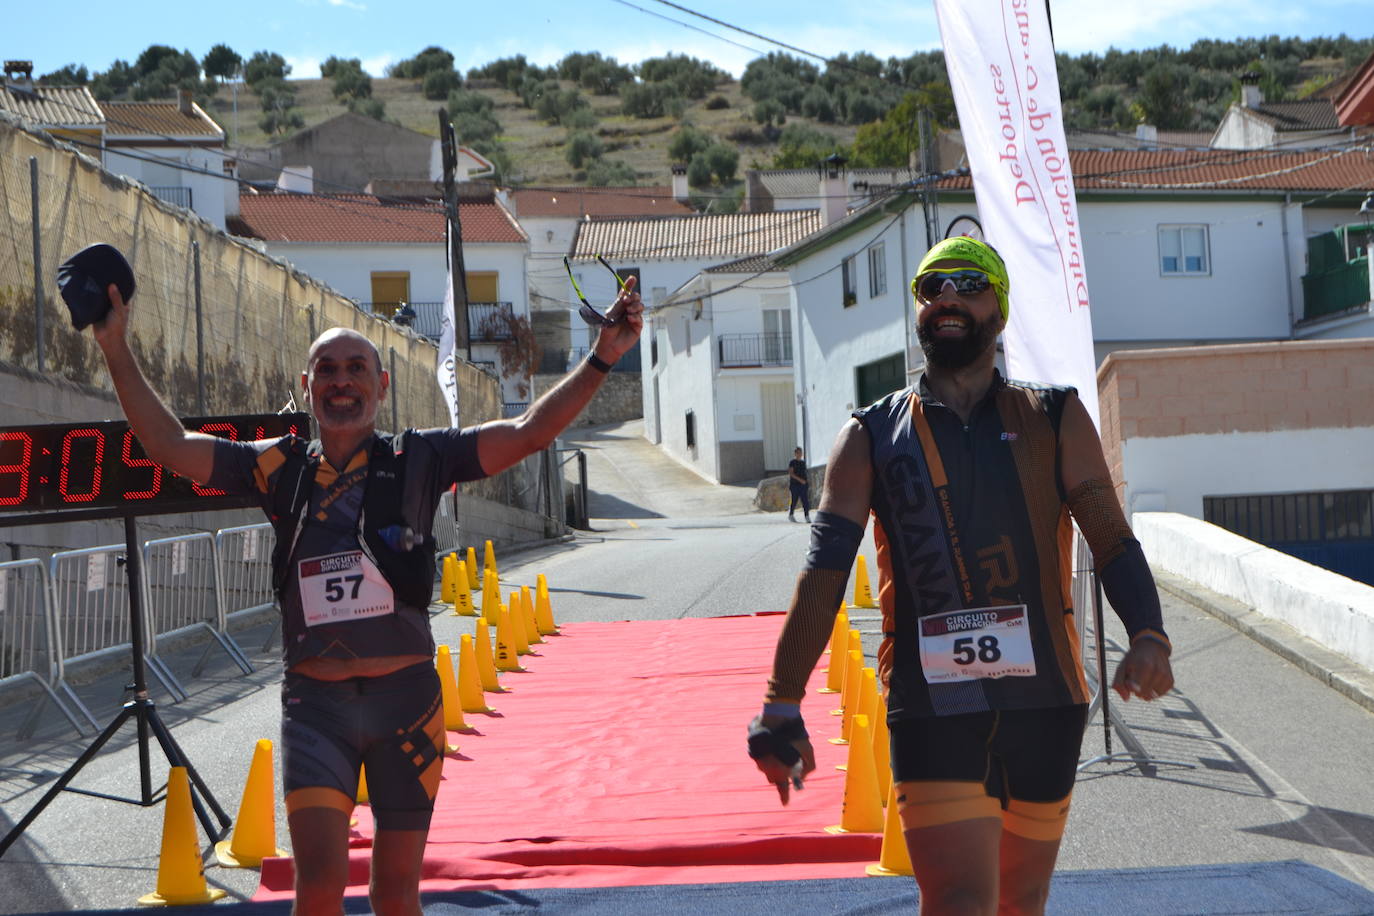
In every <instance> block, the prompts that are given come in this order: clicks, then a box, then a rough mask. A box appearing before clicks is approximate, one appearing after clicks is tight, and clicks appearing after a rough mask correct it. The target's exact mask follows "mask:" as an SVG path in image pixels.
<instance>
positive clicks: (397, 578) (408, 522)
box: [271, 430, 436, 608]
mask: <svg viewBox="0 0 1374 916" xmlns="http://www.w3.org/2000/svg"><path fill="white" fill-rule="evenodd" d="M410 432H411V431H410V430H406V431H405V432H402V433H398V434H396V435H387V434H384V433H377V434H375V435H374V437H373V440H372V452H371V454H370V455H368V459H367V480H366V482H365V483H364V485H363V487H364V489H363V504H362V509H361V511H360V513H359V516H358V527H359V529H360V530H361V531H362V539H361V543H360V546H361V547H362V549H363V550H364V551H365V552H366V553H367V554H368V556H369V557H370V558H371V559H372V562H374V563H376V564H377V568H378V569H380V570H381V572H382V575H383V576H385V577H386V581H387V583H388V584H389V585H390V586H391V590H392V591H393V592H394V593H395V595H396V598H397V599H398V600H399V601H400V603H402V604H406V605H410V606H412V607H418V608H427V607H429V603H430V600H431V599H432V598H433V597H434V557H435V551H436V544H435V541H434V538H433V537H431V536H430V535H429V531H430V526H431V524H432V523H433V516H434V507H435V505H436V503H435V501H433V500H431V501H429V503H428V505H426V504H425V500H426V495H427V493H428V492H429V491H430V489H432V488H431V487H428V486H425V485H424V484H425V482H426V480H427V479H428V478H429V477H430V476H431V475H429V474H427V473H426V472H427V471H429V469H430V468H429V467H428V466H426V467H420V466H418V465H427V464H429V463H430V460H431V459H432V456H431V455H429V454H428V452H427V450H426V449H418V450H416V451H415V452H410V451H408V450H407V448H406V446H407V444H408V442H409V440H410ZM321 460H323V458H322V456H321V453H320V440H318V439H315V440H313V441H311V442H309V443H307V442H306V441H305V440H304V439H301V438H299V437H295V438H293V439H292V440H291V442H290V444H289V446H288V450H287V457H286V462H285V463H284V464H283V465H282V469H281V471H280V473H279V474H278V477H277V486H276V488H275V489H274V490H273V493H272V513H271V522H272V527H273V528H274V529H275V530H276V533H277V544H276V547H274V548H273V550H272V587H273V590H274V591H275V592H276V593H277V596H278V598H279V599H280V597H281V592H282V589H283V588H284V587H285V586H286V581H287V579H288V578H289V576H290V572H291V555H292V554H293V553H294V552H295V549H296V539H297V537H299V536H300V532H301V527H302V524H303V522H304V516H305V513H306V512H307V511H308V510H309V508H310V494H311V492H312V491H313V490H314V488H315V470H316V468H318V467H319V464H320V461H321ZM391 526H402V527H407V528H410V529H411V530H412V531H414V532H415V533H416V535H417V536H418V535H423V537H422V538H420V540H419V543H417V544H415V545H414V547H413V548H412V549H410V550H402V549H397V548H395V547H392V546H391V545H389V544H388V543H387V542H386V540H385V539H383V537H382V536H381V534H380V532H381V531H382V530H383V529H385V528H388V527H391Z"/></svg>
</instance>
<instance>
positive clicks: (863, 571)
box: [854, 554, 878, 607]
mask: <svg viewBox="0 0 1374 916" xmlns="http://www.w3.org/2000/svg"><path fill="white" fill-rule="evenodd" d="M855 562H856V565H855V568H854V606H855V607H877V606H878V605H877V604H875V603H874V602H873V589H872V588H871V587H869V584H868V561H867V560H865V559H864V555H863V554H859V557H858V559H857V560H856V561H855Z"/></svg>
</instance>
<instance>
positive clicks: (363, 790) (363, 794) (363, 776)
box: [357, 764, 372, 805]
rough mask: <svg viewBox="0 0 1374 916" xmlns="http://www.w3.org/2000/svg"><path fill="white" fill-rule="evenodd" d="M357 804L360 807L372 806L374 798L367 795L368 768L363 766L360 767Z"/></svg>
mask: <svg viewBox="0 0 1374 916" xmlns="http://www.w3.org/2000/svg"><path fill="white" fill-rule="evenodd" d="M357 802H358V804H360V805H370V804H372V798H371V797H370V796H369V795H368V794H367V767H366V766H364V765H363V764H359V765H358V794H357Z"/></svg>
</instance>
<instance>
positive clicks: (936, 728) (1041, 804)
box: [889, 704, 1088, 841]
mask: <svg viewBox="0 0 1374 916" xmlns="http://www.w3.org/2000/svg"><path fill="white" fill-rule="evenodd" d="M1087 713H1088V710H1087V706H1086V705H1082V704H1079V705H1073V706H1056V707H1049V708H1044V709H1018V710H1008V711H1001V712H998V711H994V712H977V713H967V714H964V715H956V716H935V717H929V718H911V719H901V720H898V721H894V722H892V723H890V725H889V730H890V733H891V740H892V780H893V782H894V783H895V784H896V785H897V794H898V802H897V803H898V805H899V810H900V812H901V817H902V825H903V827H904V828H905V829H907V830H910V829H913V828H918V827H935V826H939V825H942V824H950V823H955V822H957V821H964V820H972V819H974V818H980V817H1001V818H1002V824H1003V827H1004V828H1005V829H1006V830H1008V831H1009V832H1011V833H1015V834H1017V835H1019V836H1025V837H1027V838H1029V839H1036V840H1056V841H1057V840H1058V839H1059V837H1060V836H1061V835H1062V834H1063V830H1064V821H1065V820H1066V819H1067V817H1068V809H1069V797H1070V795H1071V794H1072V793H1073V784H1074V778H1075V776H1076V775H1077V766H1078V754H1079V750H1080V747H1081V745H1082V743H1083V731H1084V728H1085V726H1086V724H1087Z"/></svg>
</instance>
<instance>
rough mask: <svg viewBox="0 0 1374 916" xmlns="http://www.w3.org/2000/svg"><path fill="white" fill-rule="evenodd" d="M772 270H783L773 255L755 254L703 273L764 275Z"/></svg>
mask: <svg viewBox="0 0 1374 916" xmlns="http://www.w3.org/2000/svg"><path fill="white" fill-rule="evenodd" d="M770 270H782V268H781V267H779V266H778V265H777V262H775V261H774V260H773V258H772V256H771V255H766V254H754V255H750V256H749V257H747V258H740V259H739V260H738V261H730V262H729V263H727V264H717V265H715V266H714V267H708V268H706V270H704V271H702V273H708V274H762V273H767V272H768V271H770Z"/></svg>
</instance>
